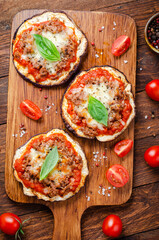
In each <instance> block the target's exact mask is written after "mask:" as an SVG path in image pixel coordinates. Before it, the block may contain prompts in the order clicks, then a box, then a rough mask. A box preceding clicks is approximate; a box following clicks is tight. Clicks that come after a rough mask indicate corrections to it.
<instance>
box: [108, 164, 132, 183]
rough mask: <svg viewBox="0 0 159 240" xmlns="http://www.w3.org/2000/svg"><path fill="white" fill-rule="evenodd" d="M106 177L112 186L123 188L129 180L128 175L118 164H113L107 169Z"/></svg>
mask: <svg viewBox="0 0 159 240" xmlns="http://www.w3.org/2000/svg"><path fill="white" fill-rule="evenodd" d="M106 177H107V179H108V181H109V182H110V183H111V184H112V185H113V186H115V187H123V186H124V185H125V184H126V183H127V182H128V180H129V173H128V171H127V170H126V169H125V168H124V167H123V166H121V165H120V164H115V165H112V166H111V167H110V168H109V169H108V171H107V172H106Z"/></svg>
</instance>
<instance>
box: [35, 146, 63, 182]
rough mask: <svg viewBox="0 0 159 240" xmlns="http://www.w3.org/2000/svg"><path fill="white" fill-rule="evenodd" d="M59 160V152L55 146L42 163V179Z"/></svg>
mask: <svg viewBox="0 0 159 240" xmlns="http://www.w3.org/2000/svg"><path fill="white" fill-rule="evenodd" d="M58 160H59V154H58V151H57V147H54V148H53V149H52V150H51V151H50V152H49V154H48V155H47V156H46V158H45V161H44V163H43V165H42V168H41V171H40V181H41V180H43V179H44V178H46V177H47V176H48V174H49V173H50V172H51V171H52V170H53V168H54V167H55V166H56V164H57V162H58Z"/></svg>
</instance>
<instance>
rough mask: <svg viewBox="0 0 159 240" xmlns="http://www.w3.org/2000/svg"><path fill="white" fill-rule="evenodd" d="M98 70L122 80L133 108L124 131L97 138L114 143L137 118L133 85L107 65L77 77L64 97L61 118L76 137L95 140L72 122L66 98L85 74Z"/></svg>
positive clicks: (83, 72)
mask: <svg viewBox="0 0 159 240" xmlns="http://www.w3.org/2000/svg"><path fill="white" fill-rule="evenodd" d="M98 68H102V69H105V70H107V71H109V72H110V73H111V74H112V75H113V76H114V77H116V78H120V80H121V81H122V82H123V83H124V84H125V90H126V92H127V94H128V96H129V101H130V104H131V106H132V112H131V114H130V116H129V118H128V120H127V122H126V124H125V126H124V128H123V129H122V131H120V132H117V133H115V134H113V135H98V136H96V138H97V140H99V141H100V142H107V141H112V140H114V139H115V138H116V137H118V136H119V135H120V134H121V133H122V132H123V131H124V130H125V129H126V128H127V127H128V125H129V124H130V122H131V121H132V119H133V118H134V117H135V103H134V98H133V94H132V92H131V84H130V83H129V82H128V81H127V79H126V76H125V75H124V74H123V73H122V72H120V71H119V70H117V69H116V68H114V67H111V66H108V65H106V66H98V67H92V68H90V69H89V70H86V71H82V72H81V73H79V74H78V75H77V76H76V77H75V79H74V80H73V81H72V82H71V83H70V85H69V86H68V88H67V89H66V91H65V93H64V95H63V99H62V102H61V116H62V119H63V121H64V123H65V125H66V127H67V128H68V129H69V130H70V131H72V132H73V133H74V134H75V135H76V136H78V137H84V138H89V139H93V138H91V137H89V136H87V135H85V134H84V133H83V132H82V131H80V129H79V128H78V126H77V125H76V124H74V123H73V122H72V121H71V119H70V116H69V114H68V112H67V107H68V104H67V99H66V98H65V94H66V93H67V91H68V90H69V89H70V87H71V86H72V84H74V83H75V82H76V81H77V80H78V77H80V76H82V75H84V74H85V73H87V72H89V71H91V70H95V69H98ZM94 138H95V137H94Z"/></svg>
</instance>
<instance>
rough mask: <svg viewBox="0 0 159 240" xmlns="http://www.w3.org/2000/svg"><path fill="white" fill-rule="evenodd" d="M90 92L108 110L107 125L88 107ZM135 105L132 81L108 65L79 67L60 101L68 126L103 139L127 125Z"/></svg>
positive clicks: (86, 136) (121, 130) (106, 139)
mask: <svg viewBox="0 0 159 240" xmlns="http://www.w3.org/2000/svg"><path fill="white" fill-rule="evenodd" d="M90 96H91V97H92V98H93V99H95V100H96V102H97V101H98V103H99V102H100V105H101V104H102V106H103V107H104V109H105V111H107V115H108V116H107V125H106V124H103V123H102V122H100V121H97V119H95V118H93V117H92V115H91V114H90V112H89V111H88V110H89V109H88V105H89V97H90ZM93 107H94V106H93ZM134 109H135V105H134V99H133V94H132V92H131V84H130V83H129V82H128V81H127V80H126V77H125V75H124V74H123V73H121V72H120V71H119V70H117V69H115V68H113V67H111V66H102V67H94V68H91V69H89V70H88V71H82V72H81V73H80V74H79V75H77V76H76V77H75V79H74V80H73V81H72V83H71V84H70V86H69V87H68V88H67V90H66V92H65V94H64V96H63V100H62V104H61V112H62V118H63V120H64V122H65V124H66V127H68V129H69V130H71V131H73V132H74V133H75V134H76V135H77V136H80V137H85V138H95V137H96V138H97V139H98V140H99V141H102V142H105V141H110V140H113V139H114V138H116V137H117V136H118V135H119V134H121V133H122V132H123V131H124V130H125V129H126V128H127V126H128V125H129V123H130V121H131V120H132V119H133V118H134V116H135V110H134ZM96 110H97V111H98V109H95V111H96ZM99 113H101V112H99ZM97 117H98V116H97Z"/></svg>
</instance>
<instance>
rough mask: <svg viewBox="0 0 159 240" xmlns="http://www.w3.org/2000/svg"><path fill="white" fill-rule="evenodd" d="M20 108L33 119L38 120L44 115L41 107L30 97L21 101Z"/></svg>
mask: <svg viewBox="0 0 159 240" xmlns="http://www.w3.org/2000/svg"><path fill="white" fill-rule="evenodd" d="M20 109H21V110H22V112H23V113H24V114H25V115H26V116H27V117H29V118H31V119H34V120H38V119H39V118H41V117H42V112H41V110H40V108H39V107H38V106H37V105H35V104H34V103H33V102H31V101H30V100H28V99H26V100H24V101H22V102H21V104H20Z"/></svg>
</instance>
